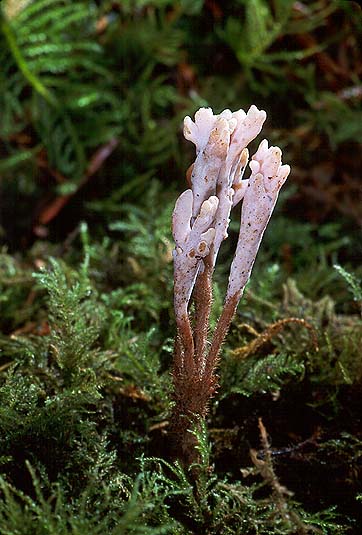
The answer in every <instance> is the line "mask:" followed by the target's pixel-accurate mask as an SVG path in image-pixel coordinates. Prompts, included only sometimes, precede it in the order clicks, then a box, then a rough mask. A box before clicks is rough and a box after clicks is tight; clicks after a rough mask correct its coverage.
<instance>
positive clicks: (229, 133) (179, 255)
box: [172, 106, 290, 457]
mask: <svg viewBox="0 0 362 535" xmlns="http://www.w3.org/2000/svg"><path fill="white" fill-rule="evenodd" d="M265 119H266V113H265V111H263V110H258V108H257V107H256V106H251V107H250V109H249V110H248V112H247V113H245V112H244V111H243V110H238V111H236V112H231V111H230V110H224V111H223V112H222V113H220V114H219V115H214V113H213V112H212V110H211V109H210V108H201V109H200V110H198V111H197V112H196V114H195V120H194V121H192V119H191V118H190V117H186V118H185V120H184V136H185V138H186V139H188V140H190V141H192V142H193V143H194V145H195V147H196V160H195V163H194V164H193V167H192V172H191V189H188V190H186V191H185V192H183V193H182V194H181V195H180V197H179V198H178V199H177V202H176V206H175V209H174V212H173V218H172V229H173V236H174V240H175V243H176V247H175V250H174V279H175V282H174V307H175V317H176V324H177V337H176V343H175V362H174V363H175V366H174V386H175V400H176V404H175V409H174V416H176V420H178V419H179V418H180V417H184V419H185V418H186V421H188V423H189V424H190V422H191V421H192V420H193V418H194V416H195V415H199V416H202V417H204V416H205V415H206V412H207V404H208V401H209V399H210V397H211V396H212V394H213V392H214V390H215V387H216V378H215V367H216V365H217V360H218V355H219V351H220V347H221V344H222V342H223V340H224V338H225V335H226V333H227V330H228V328H229V326H230V322H231V320H232V318H233V316H234V314H235V311H236V307H237V305H238V302H239V300H240V298H241V296H242V294H243V292H244V289H245V286H246V284H247V282H248V280H249V278H250V275H251V271H252V267H253V264H254V261H255V258H256V255H257V252H258V249H259V246H260V243H261V240H262V237H263V234H264V231H265V228H266V226H267V224H268V221H269V219H270V217H271V214H272V212H273V209H274V206H275V203H276V201H277V198H278V193H279V190H280V188H281V187H282V186H283V184H284V182H285V181H286V179H287V177H288V175H289V172H290V167H289V166H288V165H282V161H281V156H282V152H281V150H280V149H279V147H268V142H267V141H266V140H264V141H262V142H261V143H260V145H259V148H258V150H257V152H256V153H255V154H254V156H252V159H251V161H250V163H249V167H250V170H251V174H250V177H249V178H248V179H244V178H243V176H244V171H245V169H246V167H247V164H248V159H249V152H248V149H247V146H248V145H249V143H250V142H251V141H252V140H253V139H255V137H256V136H257V135H258V134H259V133H260V131H261V129H262V126H263V124H264V121H265ZM241 200H242V201H243V202H242V209H241V222H240V232H239V238H238V243H237V247H236V251H235V255H234V259H233V261H232V264H231V268H230V275H229V282H228V288H227V292H226V296H225V301H224V307H223V311H222V313H221V316H220V318H219V321H218V323H217V326H216V329H215V331H214V334H213V337H212V341H211V345H210V346H209V348H208V345H207V334H208V328H209V313H210V309H211V297H212V296H211V278H212V273H213V270H214V268H215V263H216V259H217V255H218V252H219V249H220V246H221V243H222V242H223V240H225V239H226V238H227V236H228V234H227V231H228V227H229V223H230V212H231V210H232V208H233V207H234V206H236V205H237V204H238V203H239V202H240V201H241ZM194 290H195V291H194ZM193 291H194V297H193V300H194V301H195V307H194V310H195V313H196V314H195V313H194V316H193V317H192V311H191V308H190V303H191V298H192V294H193ZM195 315H196V317H195ZM207 348H208V349H207ZM175 425H178V424H177V423H176V424H175ZM183 428H184V426H180V429H183ZM186 447H187V446H185V448H186ZM184 453H185V452H184ZM185 455H186V454H185ZM187 456H188V457H190V452H188V453H187V455H186V457H187Z"/></svg>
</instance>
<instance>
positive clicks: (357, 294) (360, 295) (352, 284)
mask: <svg viewBox="0 0 362 535" xmlns="http://www.w3.org/2000/svg"><path fill="white" fill-rule="evenodd" d="M334 269H335V270H337V272H338V273H339V274H340V275H341V276H342V277H343V278H344V280H345V281H346V282H347V284H348V286H349V288H350V290H351V292H352V295H353V299H355V301H358V302H360V303H361V304H362V284H361V281H360V280H359V279H357V277H356V276H355V275H353V274H352V273H349V272H348V271H347V270H345V269H344V268H343V267H342V266H339V265H338V264H336V265H335V266H334Z"/></svg>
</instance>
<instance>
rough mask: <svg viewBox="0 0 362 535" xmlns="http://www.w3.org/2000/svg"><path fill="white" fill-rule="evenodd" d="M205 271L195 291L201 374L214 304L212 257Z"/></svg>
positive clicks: (207, 260)
mask: <svg viewBox="0 0 362 535" xmlns="http://www.w3.org/2000/svg"><path fill="white" fill-rule="evenodd" d="M204 265H205V268H204V271H203V272H202V273H200V274H199V276H198V277H197V280H196V284H195V289H194V300H195V328H194V339H195V363H196V368H197V370H198V371H199V372H201V371H202V369H203V367H204V359H205V355H204V353H205V347H206V342H207V334H208V329H209V318H210V312H211V304H212V283H211V278H212V266H211V263H210V255H209V256H208V257H207V258H205V259H204Z"/></svg>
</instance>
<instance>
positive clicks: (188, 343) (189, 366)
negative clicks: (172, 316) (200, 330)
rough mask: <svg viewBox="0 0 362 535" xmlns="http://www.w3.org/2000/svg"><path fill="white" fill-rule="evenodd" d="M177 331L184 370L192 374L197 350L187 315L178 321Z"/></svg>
mask: <svg viewBox="0 0 362 535" xmlns="http://www.w3.org/2000/svg"><path fill="white" fill-rule="evenodd" d="M177 330H178V336H179V340H180V344H181V348H182V353H183V369H184V370H185V371H186V372H187V373H191V374H192V373H193V372H194V369H195V360H194V353H195V348H194V338H193V333H192V328H191V323H190V319H189V317H188V315H187V313H186V314H184V315H183V316H181V317H180V318H178V319H177Z"/></svg>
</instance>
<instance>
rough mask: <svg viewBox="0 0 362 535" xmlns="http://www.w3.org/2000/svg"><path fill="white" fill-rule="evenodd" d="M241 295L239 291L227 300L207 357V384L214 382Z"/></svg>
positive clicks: (205, 374)
mask: <svg viewBox="0 0 362 535" xmlns="http://www.w3.org/2000/svg"><path fill="white" fill-rule="evenodd" d="M239 299H240V295H239V294H238V293H237V294H235V295H233V296H232V297H231V298H230V299H229V300H228V301H226V303H225V305H224V308H223V311H222V312H221V316H220V318H219V321H218V322H217V325H216V329H215V331H214V336H213V338H212V342H211V347H210V351H209V353H208V355H207V359H206V368H205V373H204V377H203V382H204V383H206V384H210V385H211V384H212V382H213V375H214V371H215V368H216V365H217V362H218V357H219V353H220V349H221V345H222V343H223V341H224V339H225V336H226V334H227V332H228V330H229V327H230V323H231V321H232V319H233V317H234V314H235V311H236V307H237V306H238V302H239Z"/></svg>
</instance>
